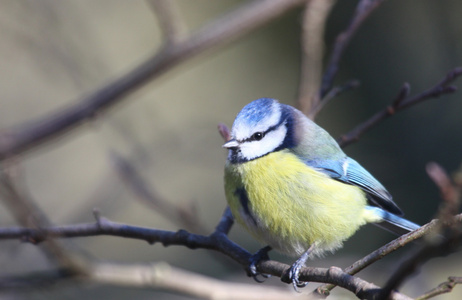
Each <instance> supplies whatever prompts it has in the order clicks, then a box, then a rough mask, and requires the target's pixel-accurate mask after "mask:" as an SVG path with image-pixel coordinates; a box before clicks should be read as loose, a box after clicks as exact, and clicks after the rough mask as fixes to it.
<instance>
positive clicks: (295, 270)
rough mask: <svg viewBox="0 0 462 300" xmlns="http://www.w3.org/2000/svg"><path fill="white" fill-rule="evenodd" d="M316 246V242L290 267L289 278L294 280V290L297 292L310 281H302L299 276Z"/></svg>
mask: <svg viewBox="0 0 462 300" xmlns="http://www.w3.org/2000/svg"><path fill="white" fill-rule="evenodd" d="M314 246H315V244H313V245H311V246H310V247H309V248H308V250H306V251H305V252H304V253H303V254H302V256H300V257H299V258H298V259H297V260H296V261H295V262H294V264H293V265H292V266H291V267H290V269H289V279H290V280H291V281H292V285H293V286H294V290H295V291H296V292H298V288H302V287H305V286H306V285H307V284H308V282H300V281H299V280H298V277H299V276H300V269H301V268H302V267H303V266H305V263H306V261H307V260H308V257H309V256H310V254H311V252H312V251H313V249H314Z"/></svg>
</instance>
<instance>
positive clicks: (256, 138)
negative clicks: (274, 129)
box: [252, 132, 265, 141]
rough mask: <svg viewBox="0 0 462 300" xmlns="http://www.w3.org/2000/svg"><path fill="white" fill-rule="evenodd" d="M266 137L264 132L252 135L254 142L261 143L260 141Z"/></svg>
mask: <svg viewBox="0 0 462 300" xmlns="http://www.w3.org/2000/svg"><path fill="white" fill-rule="evenodd" d="M264 136H265V133H264V132H255V133H254V134H253V135H252V140H255V141H259V140H261V139H262V138H263V137H264Z"/></svg>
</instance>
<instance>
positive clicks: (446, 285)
mask: <svg viewBox="0 0 462 300" xmlns="http://www.w3.org/2000/svg"><path fill="white" fill-rule="evenodd" d="M458 284H462V277H454V276H451V277H449V278H448V281H445V282H442V283H440V284H439V285H438V286H437V287H436V288H434V289H432V290H430V291H428V292H426V293H425V294H423V295H421V296H419V297H417V298H415V300H425V299H430V298H433V297H435V296H439V295H442V294H447V293H450V292H452V289H453V288H454V287H455V286H456V285H458Z"/></svg>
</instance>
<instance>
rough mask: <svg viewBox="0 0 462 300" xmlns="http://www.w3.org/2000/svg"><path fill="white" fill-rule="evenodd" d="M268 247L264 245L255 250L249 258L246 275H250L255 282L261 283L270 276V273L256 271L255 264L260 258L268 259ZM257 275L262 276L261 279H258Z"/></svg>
mask: <svg viewBox="0 0 462 300" xmlns="http://www.w3.org/2000/svg"><path fill="white" fill-rule="evenodd" d="M270 250H271V248H270V247H268V246H267V247H264V248H262V249H260V250H258V251H257V253H255V254H254V255H252V257H251V258H250V264H249V267H248V268H247V275H248V276H249V277H252V278H253V279H254V280H255V281H256V282H258V283H262V282H264V281H265V280H266V279H267V278H270V277H271V275H270V274H262V273H259V272H258V271H257V264H258V263H259V262H260V261H262V260H268V259H269V256H268V251H270ZM259 276H261V277H263V279H260V278H259Z"/></svg>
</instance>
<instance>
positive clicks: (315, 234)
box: [223, 98, 420, 290]
mask: <svg viewBox="0 0 462 300" xmlns="http://www.w3.org/2000/svg"><path fill="white" fill-rule="evenodd" d="M223 147H224V148H226V149H227V150H228V156H227V160H226V164H225V171H224V186H225V195H226V199H227V202H228V206H229V208H230V210H231V213H232V215H233V217H234V219H235V220H236V221H237V223H239V224H240V225H241V226H243V227H244V228H245V229H246V230H247V231H248V232H249V233H250V234H251V235H252V236H254V237H255V238H256V239H257V240H259V241H260V242H261V243H263V244H265V245H267V246H266V247H264V248H262V249H261V250H260V251H258V252H257V253H256V254H255V255H253V256H252V259H251V262H250V265H249V267H250V270H251V273H252V275H253V276H254V278H255V276H256V275H257V272H256V264H257V263H258V262H259V261H260V260H261V259H262V258H263V257H267V254H268V251H270V250H272V249H274V250H276V251H277V252H280V253H282V254H284V255H287V256H290V257H297V258H298V259H297V260H296V261H295V262H294V263H293V264H292V266H291V267H290V269H289V278H290V280H291V282H292V284H293V287H294V289H295V290H297V287H303V286H305V285H306V284H307V283H306V282H302V281H300V280H299V274H300V270H301V268H302V267H303V266H305V263H306V262H307V260H308V259H313V258H316V257H322V256H323V255H325V254H326V253H329V252H334V251H335V250H337V249H339V248H341V247H342V245H343V242H344V241H345V240H347V239H348V238H349V237H351V236H352V235H353V234H354V233H355V232H356V231H357V230H358V229H359V228H360V227H361V226H363V225H365V224H367V223H373V224H376V225H378V226H379V227H382V228H384V229H387V230H389V231H392V232H394V233H396V234H399V235H402V234H404V233H407V232H410V231H413V230H416V229H418V228H420V226H419V225H417V224H415V223H413V222H411V221H408V220H406V219H404V218H403V217H402V215H403V212H402V210H401V209H400V208H399V207H398V206H397V205H396V204H395V202H393V198H392V196H391V194H390V193H389V192H388V191H387V190H386V189H385V187H384V186H383V185H382V184H381V183H380V182H379V181H378V180H377V179H375V178H374V177H373V176H372V175H371V174H370V173H369V172H368V171H367V170H366V169H365V168H363V167H362V166H361V165H360V164H359V163H358V162H356V161H355V160H354V159H352V158H350V157H348V156H347V155H346V154H345V153H344V152H343V151H342V149H341V148H340V146H339V144H338V143H337V142H336V140H335V139H334V138H333V137H332V136H331V135H330V134H329V133H328V132H327V131H325V130H324V129H323V128H321V127H320V126H318V125H317V124H315V123H314V122H313V121H312V120H310V119H309V118H308V117H306V116H305V115H304V114H303V113H302V112H301V111H299V110H298V109H296V108H294V107H292V106H290V105H286V104H282V103H280V102H279V101H278V100H275V99H272V98H260V99H257V100H254V101H252V102H250V103H249V104H247V105H246V106H244V108H243V109H242V110H241V111H240V112H239V113H238V114H237V116H236V118H235V120H234V123H233V126H232V129H231V132H230V139H229V140H228V141H227V142H225V144H224V145H223Z"/></svg>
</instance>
